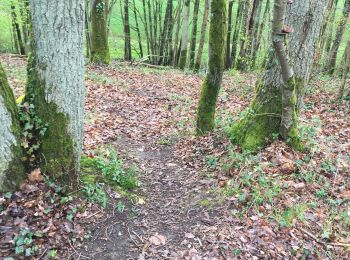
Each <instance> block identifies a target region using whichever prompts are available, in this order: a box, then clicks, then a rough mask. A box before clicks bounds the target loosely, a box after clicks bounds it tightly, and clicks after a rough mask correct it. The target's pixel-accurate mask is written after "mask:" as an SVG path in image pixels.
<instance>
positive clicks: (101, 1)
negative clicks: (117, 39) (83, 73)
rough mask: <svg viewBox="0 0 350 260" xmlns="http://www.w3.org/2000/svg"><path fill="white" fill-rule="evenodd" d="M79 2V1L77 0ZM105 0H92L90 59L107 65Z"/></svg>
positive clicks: (108, 61) (108, 57)
mask: <svg viewBox="0 0 350 260" xmlns="http://www.w3.org/2000/svg"><path fill="white" fill-rule="evenodd" d="M79 1H80V0H79ZM107 8H108V5H107V0H94V1H93V3H92V7H91V12H92V14H91V30H92V32H91V58H90V61H91V62H94V63H98V64H109V63H110V55H109V48H108V32H107V17H106V13H107V11H106V10H107Z"/></svg>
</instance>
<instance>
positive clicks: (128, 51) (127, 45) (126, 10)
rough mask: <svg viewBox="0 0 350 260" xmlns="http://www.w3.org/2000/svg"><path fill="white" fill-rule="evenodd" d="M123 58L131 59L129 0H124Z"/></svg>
mask: <svg viewBox="0 0 350 260" xmlns="http://www.w3.org/2000/svg"><path fill="white" fill-rule="evenodd" d="M124 59H125V60H126V61H131V59H132V56H131V42H130V23H129V0H124Z"/></svg>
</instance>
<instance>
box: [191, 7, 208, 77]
mask: <svg viewBox="0 0 350 260" xmlns="http://www.w3.org/2000/svg"><path fill="white" fill-rule="evenodd" d="M209 1H210V0H205V7H204V14H203V21H202V28H201V38H200V40H199V46H198V51H197V58H196V64H195V65H194V71H195V72H198V71H199V69H200V67H201V64H202V55H203V47H204V43H205V35H206V32H207V24H208V15H209Z"/></svg>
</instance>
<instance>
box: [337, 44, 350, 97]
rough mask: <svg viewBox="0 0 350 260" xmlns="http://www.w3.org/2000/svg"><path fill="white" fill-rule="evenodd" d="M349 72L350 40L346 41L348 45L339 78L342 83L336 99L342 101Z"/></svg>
mask: <svg viewBox="0 0 350 260" xmlns="http://www.w3.org/2000/svg"><path fill="white" fill-rule="evenodd" d="M349 72H350V39H349V40H348V43H347V44H346V48H345V52H344V55H343V61H342V71H341V76H342V79H343V82H342V84H341V86H340V88H339V92H338V99H339V100H342V99H343V96H344V92H345V85H346V81H347V79H348V74H349Z"/></svg>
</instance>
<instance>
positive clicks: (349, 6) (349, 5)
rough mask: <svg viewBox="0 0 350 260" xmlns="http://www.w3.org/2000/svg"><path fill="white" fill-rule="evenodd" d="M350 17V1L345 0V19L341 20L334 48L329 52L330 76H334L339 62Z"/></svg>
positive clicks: (327, 69) (328, 66)
mask: <svg viewBox="0 0 350 260" xmlns="http://www.w3.org/2000/svg"><path fill="white" fill-rule="evenodd" d="M349 16H350V0H345V5H344V10H343V17H342V18H341V20H340V23H339V25H338V28H337V33H336V35H335V39H334V42H333V44H332V48H331V50H330V52H329V56H328V61H327V66H326V71H327V72H328V73H329V74H331V75H332V74H333V73H334V71H335V65H336V61H337V54H338V49H339V47H340V43H341V40H342V38H343V34H344V31H345V29H346V25H347V23H348V20H349Z"/></svg>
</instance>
